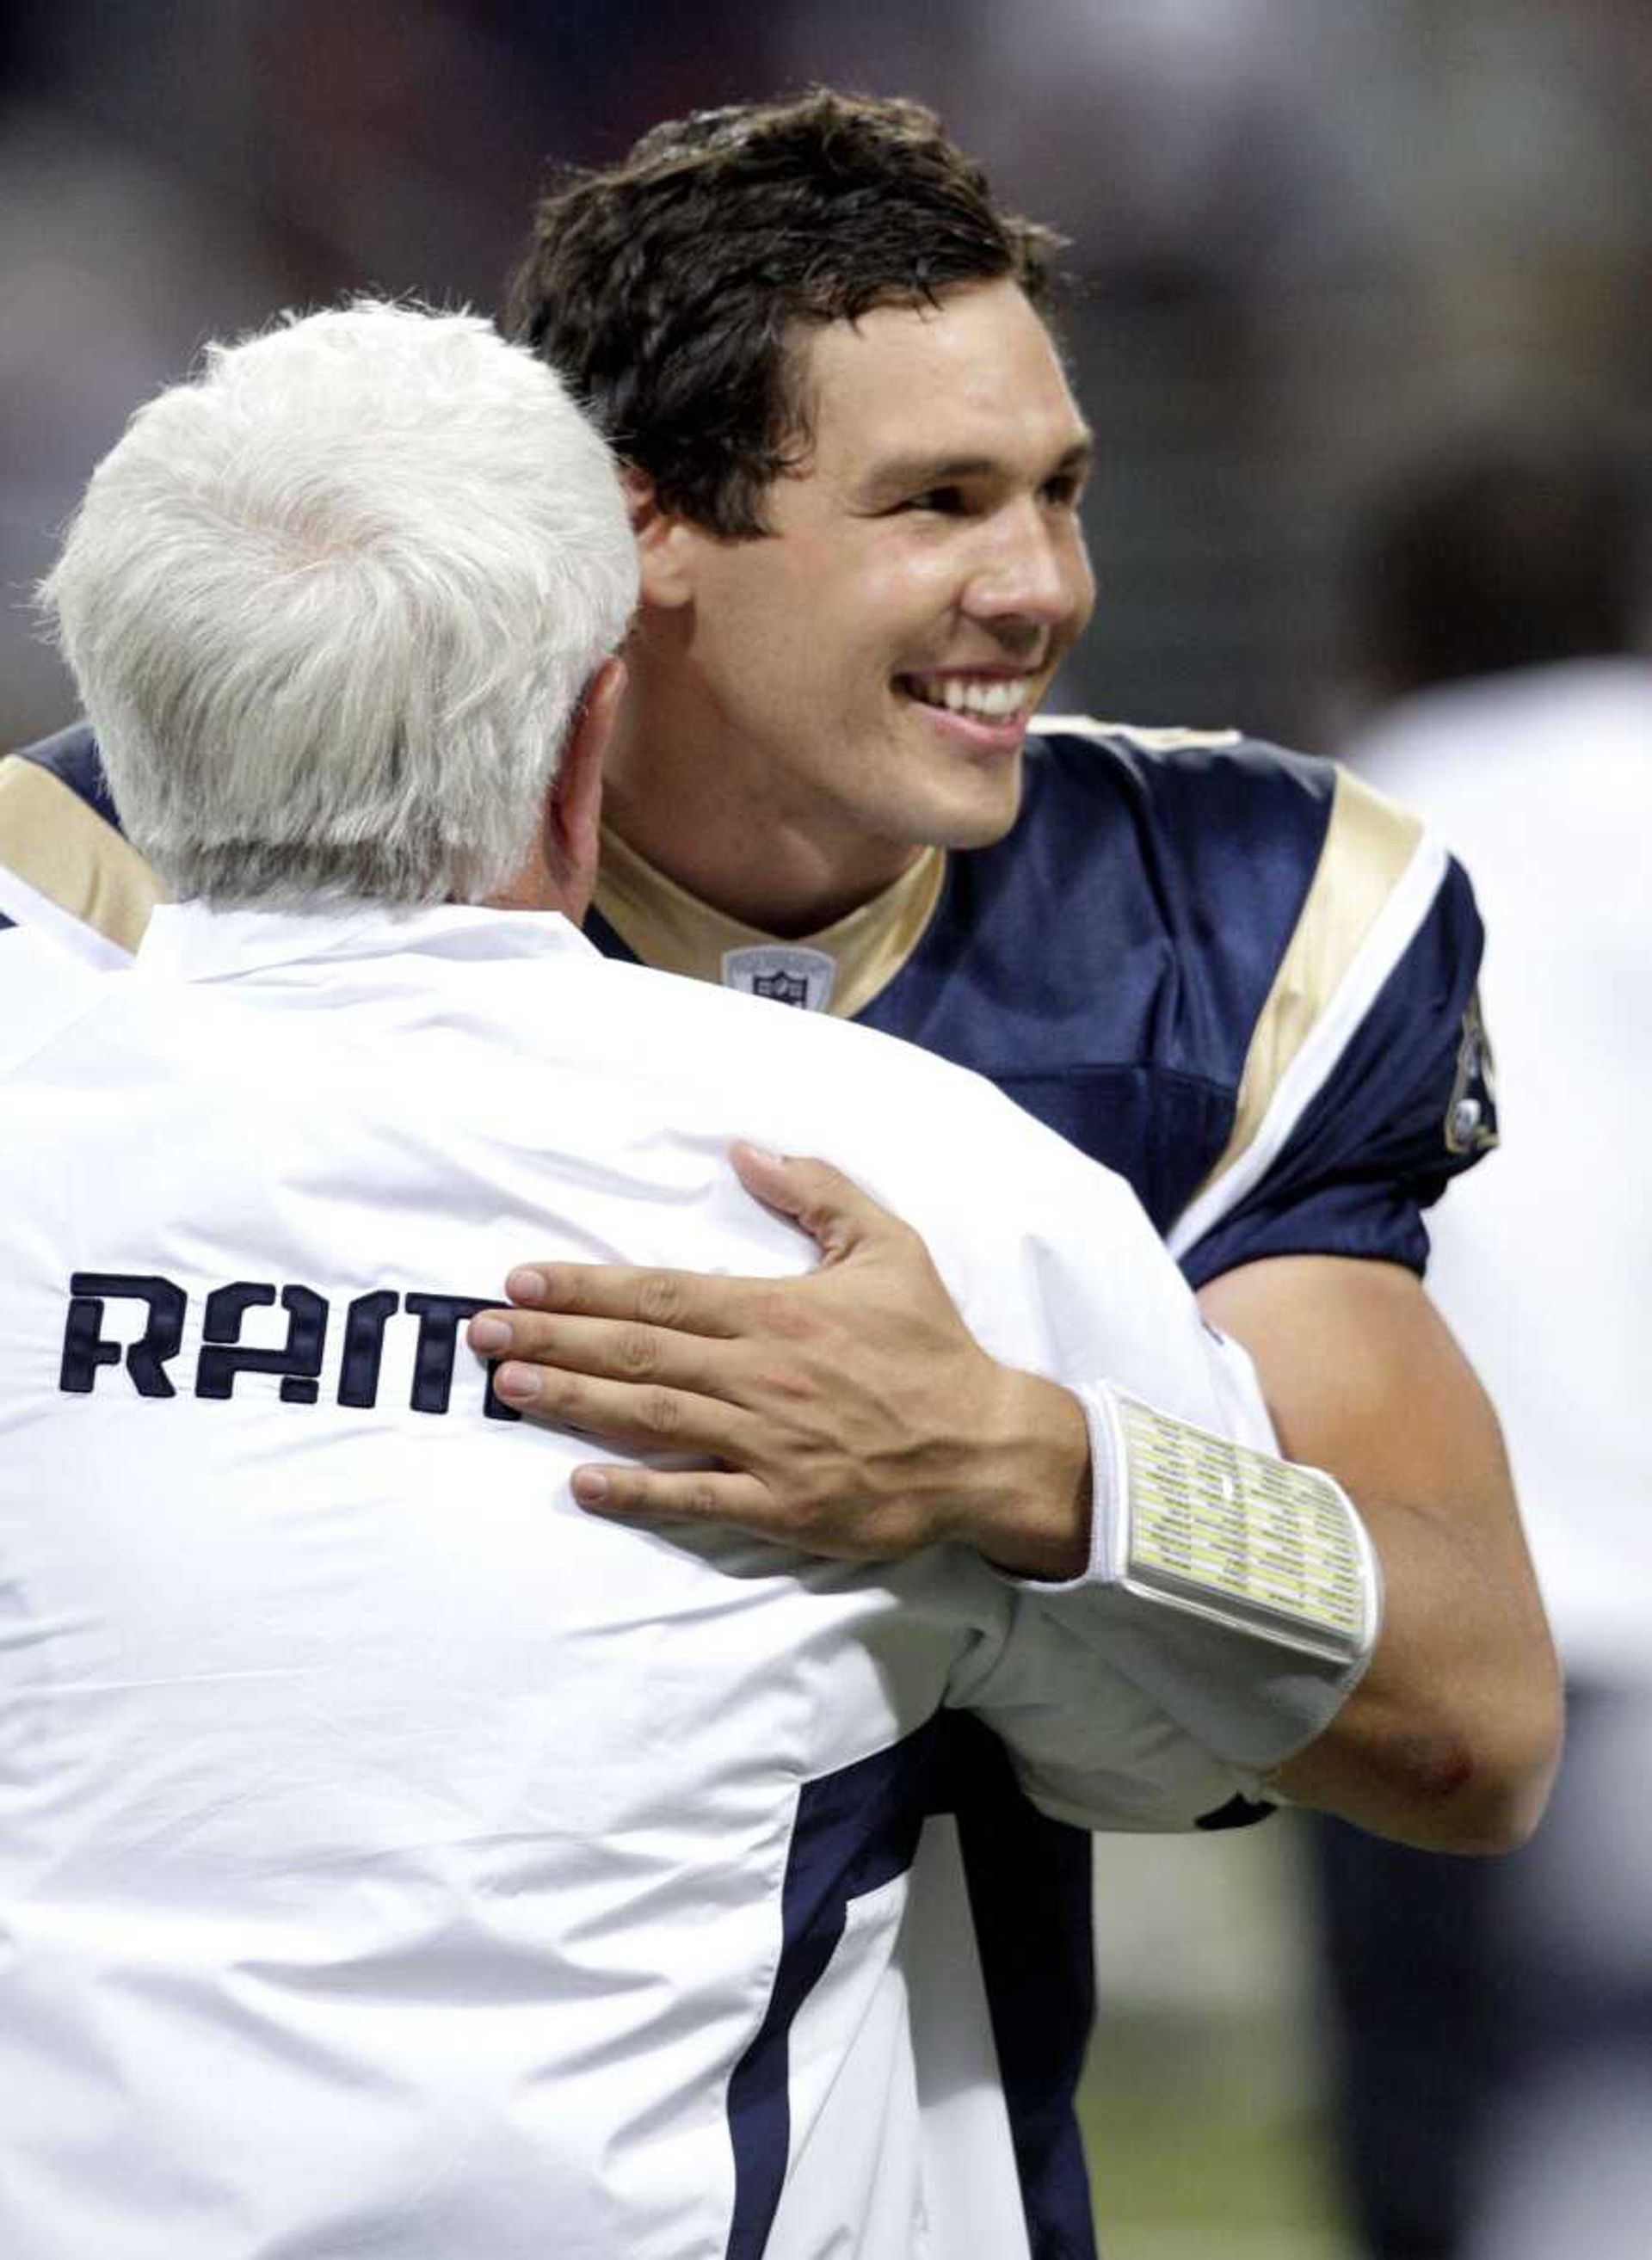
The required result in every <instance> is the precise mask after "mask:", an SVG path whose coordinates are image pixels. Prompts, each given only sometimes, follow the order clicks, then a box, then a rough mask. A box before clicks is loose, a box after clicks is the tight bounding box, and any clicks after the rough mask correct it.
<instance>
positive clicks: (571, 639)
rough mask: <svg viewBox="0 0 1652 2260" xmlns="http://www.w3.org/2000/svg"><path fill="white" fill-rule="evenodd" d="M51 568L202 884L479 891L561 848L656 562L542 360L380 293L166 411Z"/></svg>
mask: <svg viewBox="0 0 1652 2260" xmlns="http://www.w3.org/2000/svg"><path fill="white" fill-rule="evenodd" d="M40 594H41V600H42V603H43V604H45V605H46V608H47V610H48V611H49V612H51V613H52V614H54V616H55V619H56V623H57V628H58V634H59V638H60V640H61V644H62V647H63V650H64V652H65V654H66V655H67V657H68V662H69V664H70V666H71V668H72V669H73V670H74V673H75V680H76V682H77V683H78V685H79V687H80V691H81V695H82V698H83V699H84V701H85V705H86V711H87V712H88V714H89V717H90V719H91V721H92V724H93V726H94V728H95V729H96V731H97V738H98V742H99V745H100V747H101V748H102V751H103V756H104V765H105V767H106V769H107V771H108V775H109V782H110V786H111V791H112V792H113V794H114V797H115V801H116V805H117V806H118V809H119V811H120V815H121V819H122V822H123V824H124V825H125V828H126V831H127V833H128V835H129V837H130V838H131V840H132V843H133V845H134V846H135V847H137V848H138V849H139V852H140V853H141V854H143V855H146V856H147V857H148V859H149V861H150V862H152V863H153V864H154V868H155V869H156V871H157V872H158V873H159V875H160V876H161V880H162V882H163V883H165V884H166V885H167V886H168V888H169V889H170V890H171V891H172V892H173V893H174V894H175V895H176V896H178V897H181V898H187V897H191V896H199V897H202V898H205V899H206V900H208V901H212V902H218V903H231V902H253V901H261V902H265V903H274V904H286V905H300V904H303V903H304V902H305V901H309V900H313V899H316V898H339V897H342V896H368V897H376V898H388V899H390V900H394V901H400V902H433V901H441V900H444V899H453V900H458V901H468V902H476V901H481V900H483V899H484V898H486V897H488V896H489V895H490V894H494V893H497V892H498V891H499V890H501V889H503V888H504V885H505V884H506V883H507V882H508V881H509V880H510V879H511V878H512V877H513V876H515V875H516V873H517V872H518V870H519V869H521V867H522V864H523V862H525V860H526V857H527V856H528V855H529V854H530V853H531V851H532V848H533V843H534V837H535V827H536V826H537V824H538V822H539V820H540V811H541V808H542V805H543V803H544V799H545V795H546V792H547V789H548V787H549V785H550V783H551V781H552V779H553V777H554V775H555V771H556V764H557V761H558V757H559V755H560V754H561V747H562V744H563V741H564V739H565V737H566V734H567V732H568V729H569V723H570V721H571V719H572V718H573V716H574V712H575V710H576V705H577V704H578V701H579V698H580V695H581V693H582V691H583V690H584V688H585V686H586V685H587V683H589V682H590V677H591V676H592V675H593V674H594V672H595V671H596V669H597V668H598V667H599V666H600V664H601V663H602V662H603V660H604V658H605V657H606V656H607V655H608V654H610V653H611V652H612V651H613V650H614V648H615V647H616V646H617V645H618V644H619V641H620V640H621V639H622V637H623V636H624V634H625V631H626V623H627V621H628V619H629V618H630V614H631V611H632V608H633V604H634V603H635V600H636V560H635V552H634V547H633V541H632V538H631V533H630V530H629V527H628V525H627V521H626V509H625V503H624V498H623V496H622V493H621V490H620V487H619V480H618V476H617V475H616V472H615V470H614V468H613V465H612V462H611V459H610V457H609V454H608V452H607V449H606V448H605V447H604V444H603V442H602V440H600V439H599V438H598V436H597V433H596V432H595V431H594V430H593V428H592V427H591V426H590V424H588V423H587V421H586V420H585V418H583V416H582V415H581V414H580V412H579V411H578V410H577V409H576V407H575V406H574V404H572V402H571V401H570V400H569V398H568V397H567V395H566V393H565V392H564V390H563V389H562V386H561V382H560V381H559V379H558V378H557V377H556V376H555V375H554V374H553V373H552V371H551V370H550V369H549V368H547V367H546V366H545V365H544V363H543V362H540V361H535V360H534V359H533V357H532V356H531V355H530V354H527V353H526V351H524V350H522V349H521V348H519V347H515V346H511V345H507V344H506V343H505V342H504V340H503V339H502V338H500V337H499V336H498V335H497V333H495V332H494V331H493V330H492V329H491V328H490V326H489V325H488V324H487V323H486V322H484V321H482V320H480V319H479V318H476V317H475V316H472V315H467V314H435V313H430V312H427V311H421V310H416V309H412V308H408V307H399V306H391V305H383V304H373V303H371V302H367V301H363V302H361V303H359V304H355V305H354V306H351V307H348V308H346V309H342V310H340V311H333V312H328V313H318V314H311V315H308V316H306V317H305V318H303V319H302V320H293V321H289V322H286V323H284V324H282V325H281V326H279V327H276V328H275V329H272V330H269V331H268V332H266V333H263V334H262V335H261V336H258V337H254V338H252V339H249V340H247V341H245V342H244V343H242V344H240V345H235V346H230V347H222V346H214V347H210V348H209V349H208V352H207V354H206V358H205V362H204V368H203V369H202V372H201V374H200V375H198V377H197V378H196V379H195V380H194V381H193V382H191V383H187V384H181V385H177V386H175V387H173V388H172V389H171V390H168V391H166V392H163V393H161V395H160V396H159V397H158V398H156V399H154V400H153V401H151V402H150V403H149V404H148V405H147V407H145V408H142V409H140V410H139V411H138V413H137V414H136V415H135V416H134V417H133V418H132V422H131V423H130V424H129V425H128V426H127V428H126V431H125V435H124V436H123V438H122V439H121V440H119V442H118V444H117V446H116V447H114V448H113V449H112V451H111V453H110V454H108V455H107V456H105V458H104V461H103V462H102V463H101V464H100V465H99V466H98V468H97V472H96V474H95V475H94V476H93V478H92V482H91V484H90V487H89V490H88V491H87V494H86V497H85V500H84V501H83V502H82V505H81V508H80V510H79V511H78V513H77V514H76V516H75V519H74V521H73V523H72V524H71V526H70V527H69V531H68V536H67V539H66V540H65V543H64V547H63V552H62V555H61V558H60V560H59V561H58V565H57V568H56V569H55V571H54V573H53V574H52V575H51V576H50V578H49V579H48V580H47V581H46V583H45V584H44V585H43V587H42V589H41V592H40Z"/></svg>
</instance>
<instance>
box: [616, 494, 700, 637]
mask: <svg viewBox="0 0 1652 2260" xmlns="http://www.w3.org/2000/svg"><path fill="white" fill-rule="evenodd" d="M625 490H626V504H627V506H628V508H629V510H630V511H631V531H632V533H633V534H634V535H635V537H636V542H637V569H638V572H639V575H640V581H641V587H640V597H641V601H642V602H643V603H644V604H653V605H655V606H657V607H658V608H659V609H660V610H661V611H676V610H677V609H679V608H680V607H681V606H682V605H683V604H691V603H692V602H693V599H694V572H693V566H694V555H695V550H696V547H697V544H698V543H699V542H700V541H702V540H704V535H703V534H702V533H701V532H700V530H699V528H698V527H697V526H693V525H691V524H690V521H689V520H688V519H686V518H682V517H679V516H678V514H677V513H676V511H670V510H668V509H666V507H665V505H664V504H662V502H661V500H660V498H659V497H658V496H657V495H656V493H655V492H654V481H653V480H652V479H650V478H649V477H647V476H646V474H645V473H643V472H641V471H639V470H635V469H630V470H627V471H626V474H625Z"/></svg>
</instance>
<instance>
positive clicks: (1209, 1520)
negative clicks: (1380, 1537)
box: [1044, 1382, 1382, 1773]
mask: <svg viewBox="0 0 1652 2260" xmlns="http://www.w3.org/2000/svg"><path fill="white" fill-rule="evenodd" d="M1076 1394H1077V1396H1078V1398H1079V1399H1080V1401H1081V1403H1082V1404H1083V1406H1084V1411H1085V1417H1086V1419H1087V1420H1088V1421H1089V1424H1090V1440H1091V1457H1092V1462H1093V1468H1094V1510H1093V1513H1094V1520H1093V1524H1092V1532H1091V1563H1090V1568H1089V1570H1088V1572H1087V1573H1086V1575H1085V1576H1084V1577H1083V1578H1082V1579H1078V1580H1076V1581H1074V1583H1072V1584H1069V1585H1066V1586H1056V1587H1046V1588H1045V1589H1044V1593H1045V1598H1046V1601H1047V1604H1048V1605H1049V1606H1053V1607H1055V1609H1056V1610H1057V1611H1058V1612H1059V1613H1061V1614H1062V1616H1063V1617H1064V1618H1065V1619H1066V1620H1067V1621H1068V1622H1069V1624H1072V1625H1073V1626H1074V1627H1075V1628H1076V1627H1077V1626H1078V1625H1079V1623H1080V1622H1081V1621H1083V1622H1086V1623H1087V1628H1088V1633H1089V1636H1091V1637H1093V1638H1094V1639H1095V1640H1096V1642H1097V1645H1098V1647H1099V1648H1101V1649H1103V1650H1104V1651H1105V1654H1106V1655H1107V1656H1108V1659H1109V1661H1110V1662H1111V1663H1113V1664H1114V1665H1115V1666H1116V1668H1117V1669H1118V1670H1119V1671H1121V1672H1122V1673H1123V1674H1124V1675H1125V1676H1126V1677H1127V1678H1129V1679H1131V1680H1133V1681H1134V1683H1135V1684H1136V1685H1137V1686H1138V1687H1140V1688H1141V1690H1142V1691H1144V1692H1145V1693H1148V1694H1150V1695H1151V1696H1153V1697H1154V1699H1155V1700H1156V1701H1157V1702H1158V1703H1159V1704H1160V1705H1161V1706H1162V1708H1163V1709H1164V1710H1165V1711H1166V1712H1167V1713H1169V1716H1170V1717H1172V1718H1173V1719H1175V1720H1176V1721H1177V1723H1178V1724H1179V1725H1180V1726H1182V1727H1184V1728H1185V1729H1186V1731H1187V1732H1188V1733H1189V1734H1192V1735H1193V1736H1194V1737H1195V1738H1196V1739H1197V1740H1198V1741H1200V1742H1202V1743H1203V1744H1204V1745H1205V1748H1206V1749H1209V1750H1211V1751H1212V1753H1213V1754H1214V1755H1216V1756H1219V1757H1222V1758H1225V1759H1226V1760H1227V1761H1228V1762H1229V1763H1233V1764H1235V1765H1240V1766H1245V1767H1249V1768H1254V1769H1255V1770H1256V1771H1258V1772H1262V1773H1266V1772H1268V1771H1269V1770H1271V1769H1272V1768H1273V1767H1274V1766H1276V1765H1277V1764H1279V1763H1281V1762H1282V1761H1283V1760H1284V1759H1285V1758H1287V1757H1289V1756H1291V1753H1292V1751H1294V1750H1296V1749H1300V1748H1301V1747H1302V1745H1303V1744H1304V1743H1305V1742H1307V1741H1312V1738H1313V1736H1314V1735H1315V1734H1318V1733H1319V1731H1320V1730H1321V1728H1323V1727H1326V1726H1327V1725H1328V1724H1329V1722H1330V1720H1332V1719H1333V1718H1334V1716H1335V1714H1336V1713H1337V1711H1338V1710H1339V1709H1340V1708H1341V1706H1342V1704H1343V1703H1344V1702H1345V1701H1346V1700H1347V1699H1348V1696H1349V1694H1351V1693H1352V1691H1353V1690H1354V1688H1355V1685H1356V1684H1358V1681H1359V1677H1360V1675H1361V1673H1362V1671H1363V1670H1364V1669H1365V1666H1366V1664H1367V1663H1369V1662H1370V1656H1371V1651H1372V1649H1374V1647H1375V1646H1376V1644H1377V1631H1378V1628H1379V1627H1380V1624H1381V1620H1382V1578H1381V1572H1380V1570H1379V1568H1378V1564H1377V1556H1376V1553H1375V1550H1374V1549H1373V1548H1372V1545H1371V1541H1370V1536H1369V1535H1368V1534H1367V1532H1366V1529H1365V1527H1364V1525H1363V1523H1362V1521H1361V1520H1360V1518H1359V1516H1358V1514H1357V1513H1355V1508H1354V1505H1353V1504H1352V1502H1351V1501H1350V1500H1349V1498H1348V1495H1347V1493H1346V1492H1345V1491H1343V1490H1342V1488H1341V1485H1340V1484H1337V1483H1336V1482H1335V1481H1334V1479H1333V1478H1332V1477H1330V1476H1328V1475H1326V1474H1324V1473H1323V1472H1322V1471H1321V1470H1319V1469H1318V1468H1306V1467H1298V1466H1297V1465H1296V1464H1294V1463H1292V1462H1291V1461H1288V1460H1281V1459H1278V1458H1277V1457H1275V1456H1274V1455H1271V1454H1269V1453H1267V1452H1260V1451H1255V1450H1252V1449H1250V1448H1248V1447H1247V1446H1245V1445H1243V1444H1234V1443H1230V1442H1229V1441H1227V1439H1226V1438H1225V1437H1223V1436H1219V1435H1216V1434H1212V1432H1211V1431H1210V1430H1208V1429H1205V1428H1200V1427H1194V1426H1193V1425H1192V1424H1191V1422H1188V1421H1185V1420H1176V1418H1174V1417H1173V1416H1172V1415H1170V1414H1169V1413H1165V1412H1159V1411H1157V1410H1155V1408H1154V1407H1153V1406H1151V1405H1143V1404H1141V1402H1140V1401H1139V1400H1138V1399H1136V1398H1133V1397H1130V1396H1127V1395H1126V1393H1125V1392H1124V1391H1122V1390H1118V1389H1115V1388H1113V1387H1112V1384H1110V1383H1106V1382H1100V1383H1093V1384H1089V1385H1087V1386H1085V1387H1082V1388H1080V1389H1079V1390H1078V1391H1076Z"/></svg>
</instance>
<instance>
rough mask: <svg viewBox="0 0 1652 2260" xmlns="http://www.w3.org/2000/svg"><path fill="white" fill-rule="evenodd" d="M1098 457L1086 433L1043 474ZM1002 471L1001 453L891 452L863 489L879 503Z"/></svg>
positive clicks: (1085, 465)
mask: <svg viewBox="0 0 1652 2260" xmlns="http://www.w3.org/2000/svg"><path fill="white" fill-rule="evenodd" d="M1095 458H1096V442H1095V439H1094V437H1093V435H1092V434H1091V433H1088V432H1087V433H1085V434H1084V436H1083V439H1082V440H1074V442H1073V444H1072V446H1071V447H1069V448H1067V449H1066V450H1065V452H1064V453H1063V454H1062V455H1061V456H1059V457H1058V458H1057V460H1056V461H1055V462H1054V463H1052V464H1051V465H1050V467H1049V468H1048V470H1047V471H1046V472H1045V473H1044V475H1043V476H1044V478H1045V479H1056V478H1062V477H1071V476H1074V475H1075V474H1079V473H1083V472H1084V471H1087V470H1088V469H1089V468H1090V467H1091V463H1093V462H1094V461H1095ZM1003 471H1004V459H1003V457H1002V456H1001V455H916V454H915V455H891V456H890V458H889V459H888V460H887V461H884V462H882V463H879V464H877V465H876V466H875V467H874V468H873V469H872V470H871V471H870V472H869V474H868V476H867V478H866V480H865V482H864V483H863V486H862V493H863V495H864V497H865V499H866V500H868V501H869V502H876V501H878V500H881V499H882V498H883V497H885V496H888V495H897V494H922V493H924V492H926V490H928V489H929V488H931V487H947V486H956V485H958V484H959V483H961V482H962V481H963V480H965V479H981V478H994V477H999V476H1002V475H1003ZM1040 483H1041V484H1042V483H1043V481H1042V480H1041V482H1040Z"/></svg>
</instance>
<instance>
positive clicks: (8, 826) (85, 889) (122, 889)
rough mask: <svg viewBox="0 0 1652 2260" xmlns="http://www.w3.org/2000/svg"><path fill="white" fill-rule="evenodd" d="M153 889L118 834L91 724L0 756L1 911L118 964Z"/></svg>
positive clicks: (156, 886)
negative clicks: (46, 928)
mask: <svg viewBox="0 0 1652 2260" xmlns="http://www.w3.org/2000/svg"><path fill="white" fill-rule="evenodd" d="M161 893H162V890H161V884H160V882H159V881H158V880H157V879H156V877H155V876H154V872H153V871H152V870H151V869H149V866H148V865H147V863H146V862H144V860H143V858H142V857H141V856H140V855H139V854H138V853H137V851H136V849H135V848H133V847H132V846H131V844H130V843H129V842H128V841H127V840H126V839H125V836H124V835H123V833H122V830H121V825H120V819H119V817H118V813H117V812H116V808H115V804H114V801H113V799H112V798H111V795H110V790H109V785H108V782H107V780H106V778H105V777H104V767H103V762H102V761H101V759H100V758H99V755H98V751H97V741H96V740H95V739H94V737H93V735H92V732H91V728H90V726H89V724H87V723H85V722H77V723H75V724H73V725H71V726H70V727H69V728H68V729H67V730H60V731H59V732H58V733H57V734H56V735H55V736H54V737H51V738H44V739H41V740H39V743H37V744H35V745H31V746H25V747H20V748H19V749H18V751H17V752H16V753H13V754H8V755H4V758H0V917H4V918H5V919H9V920H10V921H11V923H13V924H16V925H19V926H21V925H38V926H48V927H50V928H51V929H53V930H54V932H55V933H57V934H58V936H59V938H60V939H61V940H62V941H63V942H64V943H65V945H66V946H67V947H68V948H75V949H77V950H79V951H80V952H81V954H82V955H86V956H88V957H89V958H91V959H93V960H94V961H96V962H108V963H113V962H119V961H120V960H122V959H124V958H125V957H126V956H129V955H131V953H132V951H133V950H134V949H135V948H137V946H138V942H139V939H140V938H141V936H142V933H143V930H144V927H145V926H146V925H147V922H148V917H149V913H150V912H151V911H152V910H153V909H154V905H155V904H156V903H157V902H158V901H160V900H161Z"/></svg>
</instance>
